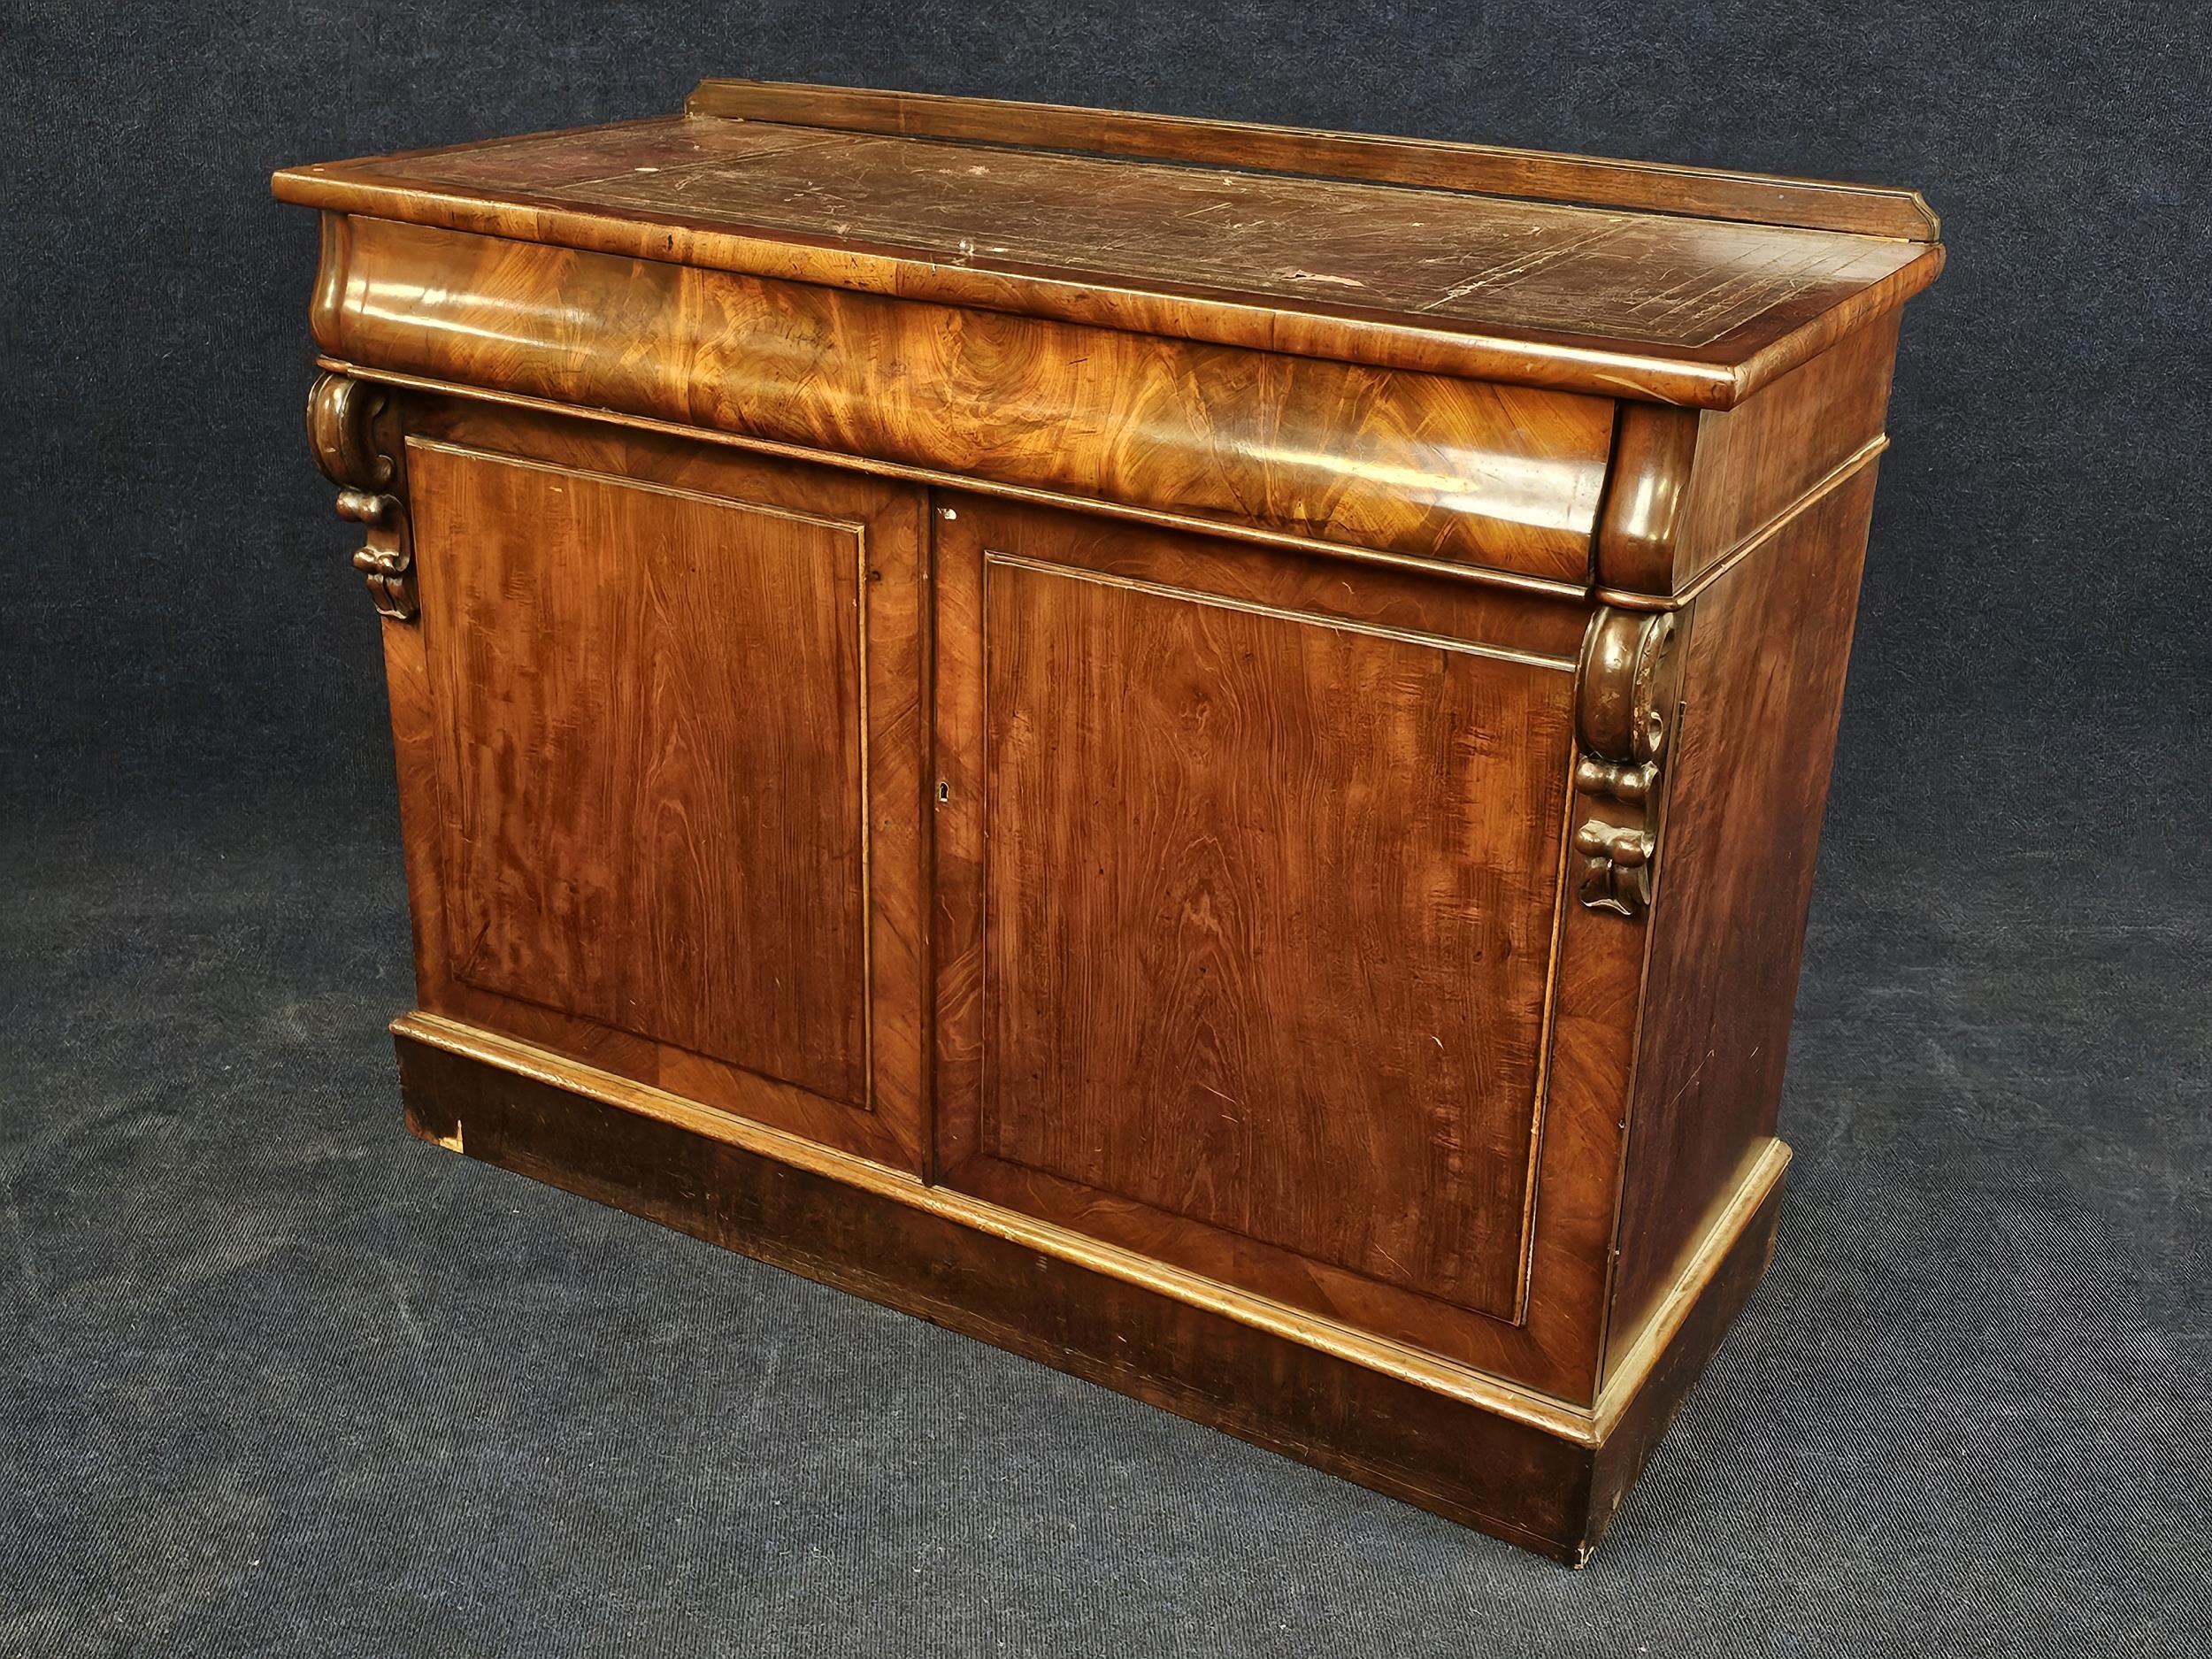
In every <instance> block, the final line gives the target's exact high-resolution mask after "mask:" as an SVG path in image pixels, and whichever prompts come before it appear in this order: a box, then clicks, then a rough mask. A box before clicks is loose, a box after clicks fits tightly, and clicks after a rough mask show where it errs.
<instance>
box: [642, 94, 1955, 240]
mask: <svg viewBox="0 0 2212 1659" xmlns="http://www.w3.org/2000/svg"><path fill="white" fill-rule="evenodd" d="M684 110H685V112H686V113H687V114H690V115H706V116H720V117H725V118H728V119H737V120H743V121H765V122H777V123H783V124H787V125H790V126H794V127H820V128H827V129H830V130H833V131H840V132H856V133H897V134H906V135H908V136H919V137H927V138H953V139H965V140H972V141H977V142H985V143H990V144H995V145H1010V144H1019V145H1027V146H1033V147H1035V148H1037V149H1041V150H1087V151H1090V152H1093V153H1094V154H1102V155H1116V156H1150V157H1159V158H1163V159H1166V160H1171V161H1186V162H1199V163H1205V164H1210V165H1216V166H1225V167H1244V168H1252V169H1258V170H1263V171H1266V172H1271V173H1312V174H1317V175H1321V176H1325V177H1330V178H1340V179H1369V180H1376V181H1378V182H1380V183H1386V184H1413V185H1425V186H1430V187H1432V188H1439V189H1450V190H1477V191H1480V192H1482V193H1483V194H1485V195H1486V196H1530V197H1535V198H1538V199H1540V200H1544V201H1553V202H1582V203H1591V204H1598V205H1601V206H1607V207H1624V208H1636V209H1642V210H1654V209H1655V210H1660V211H1666V212H1670V213H1682V214H1690V215H1694V216H1696V217H1699V218H1702V219H1736V220H1744V221H1748V222H1751V223H1755V224H1762V225H1794V226H1798V227H1801V228H1804V229H1808V230H1839V231H1853V232H1857V233H1860V234H1865V235H1870V236H1896V237H1902V238H1904V239H1906V240H1908V241H1912V242H1932V241H1934V240H1935V237H1936V233H1937V229H1938V226H1937V222H1936V217H1935V214H1934V213H1933V212H1932V211H1930V209H1929V207H1928V204H1927V203H1926V202H1925V201H1924V200H1922V198H1921V196H1920V194H1919V192H1917V191H1915V190H1900V189H1893V188H1885V187H1883V186H1879V185H1863V184H1839V183H1835V182H1832V181H1830V180H1818V179H1778V178H1774V177H1771V176H1770V175H1766V174H1761V173H1731V172H1728V171H1725V170H1723V169H1719V168H1712V167H1676V166H1667V165H1661V164H1658V163H1654V162H1644V161H1617V160H1611V159H1607V158H1604V157H1594V156H1561V155H1555V154H1552V153H1550V152H1549V151H1546V150H1509V149H1506V148H1503V147H1502V146H1499V145H1495V144H1465V143H1454V142H1448V141H1443V140H1438V139H1419V138H1394V137H1388V136H1384V135H1380V134H1367V133H1331V132H1324V131H1320V130H1317V129H1316V128H1313V127H1279V126H1271V125H1269V124H1266V123H1263V122H1256V121H1221V120H1207V119H1199V118H1194V117H1191V116H1179V115H1150V114H1144V113H1141V112H1137V111H1127V110H1087V109H1077V108H1072V107H1071V106H1069V105H1066V104H1022V103H1014V102H1009V101H1005V100H1002V99H997V98H960V97H946V96H941V95H938V94H933V93H926V92H887V91H877V90H874V89H872V88H859V87H819V86H807V85H803V84H799V83H796V82H792V81H745V80H728V79H719V78H717V79H710V80H706V81H701V82H700V83H699V84H698V86H697V87H696V88H694V89H693V91H692V94H691V96H690V97H689V98H687V99H686V100H685V102H684Z"/></svg>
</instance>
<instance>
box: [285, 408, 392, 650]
mask: <svg viewBox="0 0 2212 1659" xmlns="http://www.w3.org/2000/svg"><path fill="white" fill-rule="evenodd" d="M307 440H308V442H309V443H310V444H311V446H312V447H313V449H314V452H315V465H318V466H319V467H320V468H322V470H323V474H324V476H325V477H326V478H328V479H329V480H330V481H331V482H332V483H334V484H336V485H337V486H338V487H339V489H338V516H339V517H340V518H346V519H350V520H351V521H352V522H353V523H355V524H357V525H359V526H362V528H363V529H364V530H365V532H366V534H365V537H364V539H363V542H362V545H361V546H360V548H359V549H357V550H356V552H355V553H354V556H353V565H354V568H355V569H356V570H357V571H359V572H361V573H362V574H363V576H364V577H365V578H366V579H367V581H368V588H369V597H370V599H371V600H372V601H373V603H375V605H376V609H377V614H378V615H380V616H385V617H389V618H393V619H394V620H395V621H398V622H405V621H407V620H409V619H410V618H412V617H413V616H414V615H415V612H416V609H417V606H416V603H415V576H414V548H413V541H412V538H411V534H410V532H409V527H408V523H407V505H406V501H405V499H404V495H403V480H402V477H401V471H400V458H399V457H400V452H401V445H400V442H399V436H398V411H397V408H396V405H395V404H394V403H393V400H392V397H391V395H390V394H389V393H388V392H387V391H386V390H385V389H384V388H381V387H379V386H372V385H370V384H369V383H367V382H366V381H364V380H351V379H349V378H348V377H347V376H345V375H342V374H325V375H322V376H320V377H319V378H318V379H317V380H316V381H315V384H314V385H313V386H312V387H311V388H310V389H309V391H308V394H307Z"/></svg>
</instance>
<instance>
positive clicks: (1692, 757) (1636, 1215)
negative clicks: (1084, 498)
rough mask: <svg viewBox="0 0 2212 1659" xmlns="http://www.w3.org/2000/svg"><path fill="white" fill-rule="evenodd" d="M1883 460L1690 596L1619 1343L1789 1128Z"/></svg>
mask: <svg viewBox="0 0 2212 1659" xmlns="http://www.w3.org/2000/svg"><path fill="white" fill-rule="evenodd" d="M1873 497H1874V472H1873V469H1871V468H1868V469H1865V470H1863V471H1862V472H1860V473H1859V474H1857V475H1856V476H1855V478H1854V480H1852V482H1851V483H1850V484H1849V485H1848V486H1847V487H1846V488H1842V489H1839V490H1837V491H1835V492H1833V493H1832V494H1831V495H1827V496H1825V497H1824V498H1823V499H1822V501H1821V502H1820V503H1818V504H1817V505H1816V506H1815V507H1813V508H1812V509H1810V510H1809V511H1806V512H1805V513H1803V514H1801V515H1800V516H1799V517H1798V518H1794V519H1793V520H1792V521H1791V522H1790V524H1789V525H1788V526H1787V527H1786V528H1785V529H1784V530H1783V531H1782V532H1781V534H1779V535H1778V536H1777V537H1776V538H1775V539H1774V540H1773V541H1772V543H1771V544H1770V545H1769V546H1767V547H1764V548H1763V549H1761V551H1760V554H1759V556H1758V557H1756V558H1754V559H1750V560H1747V561H1745V562H1744V563H1743V564H1741V565H1739V566H1737V567H1736V568H1735V569H1734V570H1732V571H1731V572H1730V573H1729V574H1728V575H1727V576H1726V577H1725V578H1724V579H1723V580H1720V581H1718V582H1717V583H1715V584H1714V586H1713V587H1712V588H1710V589H1709V590H1708V591H1707V592H1706V593H1705V594H1704V595H1703V596H1701V598H1700V599H1699V601H1698V603H1697V604H1696V606H1695V608H1694V610H1693V611H1692V612H1691V615H1690V621H1689V625H1688V628H1687V634H1688V638H1687V641H1686V648H1685V649H1684V651H1683V656H1684V657H1685V661H1684V664H1683V667H1682V671H1681V672H1682V703H1681V710H1680V714H1679V716H1678V721H1679V726H1680V730H1679V732H1678V733H1677V736H1676V740H1675V743H1674V748H1673V753H1672V755H1671V757H1670V759H1669V771H1670V772H1671V795H1670V799H1669V802H1668V807H1667V824H1666V831H1665V846H1664V849H1663V857H1662V859H1661V862H1660V869H1659V872H1658V879H1659V884H1660V898H1659V902H1658V904H1657V906H1656V907H1655V910H1654V915H1653V923H1654V926H1653V930H1652V941H1651V963H1650V966H1649V969H1648V970H1647V980H1646V985H1645V990H1644V998H1643V1010H1644V1012H1643V1020H1644V1030H1643V1036H1642V1039H1641V1045H1640V1048H1641V1060H1640V1064H1639V1066H1638V1069H1637V1074H1636V1084H1635V1091H1634V1094H1633V1096H1632V1104H1631V1107H1630V1140H1629V1159H1628V1165H1627V1171H1626V1174H1625V1176H1624V1180H1623V1184H1622V1191H1621V1216H1620V1228H1619V1234H1620V1236H1619V1249H1620V1269H1619V1273H1618V1277H1617V1281H1616V1285H1615V1289H1614V1295H1613V1330H1614V1333H1615V1336H1614V1338H1613V1343H1614V1347H1613V1348H1612V1350H1611V1351H1612V1352H1613V1354H1614V1356H1615V1357H1617V1345H1618V1344H1619V1343H1620V1342H1622V1341H1624V1340H1630V1333H1633V1331H1634V1330H1635V1329H1636V1328H1637V1326H1638V1325H1639V1323H1640V1321H1641V1320H1642V1319H1643V1318H1644V1317H1646V1316H1647V1313H1648V1311H1649V1310H1650V1308H1651V1306H1652V1304H1653V1302H1655V1299H1656V1298H1657V1296H1658V1295H1659V1294H1660V1293H1661V1290H1662V1288H1663V1286H1664V1285H1665V1284H1666V1283H1667V1281H1668V1280H1669V1279H1670V1278H1671V1276H1672V1274H1673V1271H1674V1270H1675V1268H1676V1265H1677V1263H1678V1261H1679V1260H1680V1258H1681V1256H1682V1255H1683V1254H1684V1252H1686V1250H1688V1249H1690V1248H1693V1247H1694V1240H1696V1239H1697V1238H1698V1236H1699V1235H1700V1233H1701V1231H1702V1229H1703V1227H1704V1225H1705V1224H1706V1223H1707V1222H1708V1220H1709V1217H1710V1216H1711V1214H1712V1212H1713V1210H1715V1208H1716V1207H1717V1206H1718V1205H1720V1204H1721V1203H1723V1202H1725V1200H1726V1197H1727V1194H1728V1193H1729V1192H1730V1190H1731V1189H1732V1187H1733V1185H1734V1183H1735V1180H1736V1179H1737V1177H1738V1175H1739V1173H1740V1171H1741V1169H1742V1167H1743V1165H1744V1164H1745V1163H1746V1162H1747V1160H1749V1159H1751V1158H1753V1157H1755V1156H1758V1155H1759V1153H1760V1152H1761V1151H1762V1149H1763V1148H1764V1146H1765V1145H1766V1143H1767V1142H1768V1141H1769V1140H1770V1138H1771V1137H1772V1135H1773V1133H1774V1123H1775V1114H1776V1108H1777V1105H1778V1102H1779V1101H1780V1098H1781V1093H1782V1075H1783V1069H1784V1066H1785V1064H1786V1061H1787V1059H1788V1056H1789V1041H1790V1019H1791V1015H1792V1012H1793V1004H1794V1002H1795V992H1796V987H1797V975H1798V965H1799V956H1800V953H1801V949H1802V947H1803V942H1804V937H1805V917H1806V910H1807V908H1808V906H1809V902H1810V901H1811V897H1812V883H1813V861H1814V853H1815V850H1816V848H1817V846H1818V843H1819V838H1820V820H1821V813H1822V810H1823V809H1824V806H1825V804H1826V801H1827V790H1828V772H1829V766H1830V763H1831V760H1832V757H1833V755H1834V752H1835V737H1836V725H1837V721H1838V718H1839V714H1840V711H1841V709H1842V704H1843V681H1844V671H1845V668H1846V666H1847V664H1848V662H1849V660H1850V655H1851V634H1852V620H1853V614H1854V612H1855V609H1856V606H1857V599H1858V588H1859V567H1860V562H1861V559H1862V557H1863V554H1864V550H1865V547H1866V534H1867V522H1868V518H1869V516H1870V513H1871V511H1872V507H1873Z"/></svg>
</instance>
